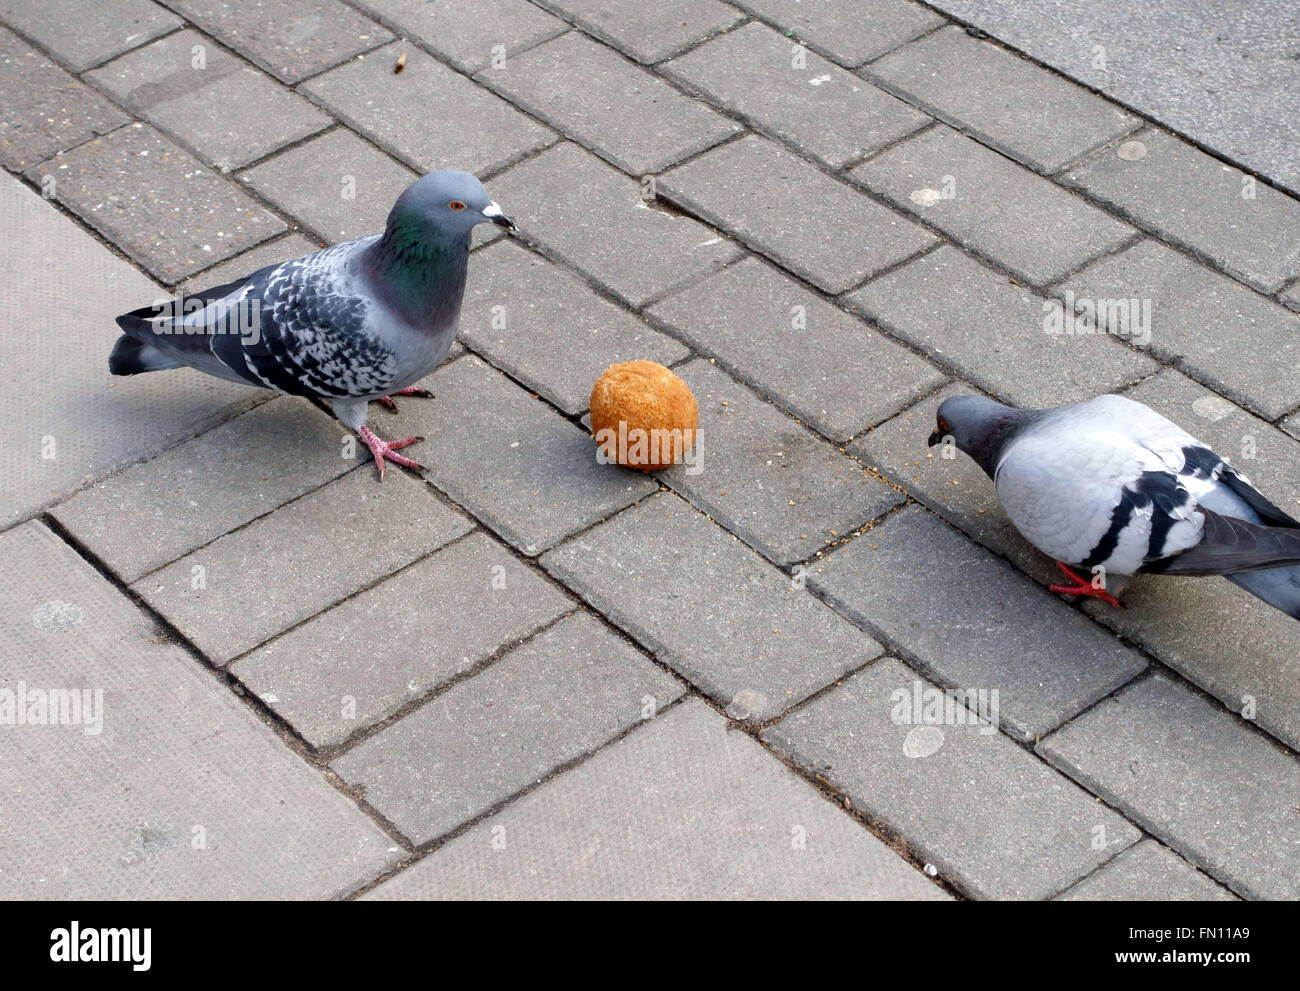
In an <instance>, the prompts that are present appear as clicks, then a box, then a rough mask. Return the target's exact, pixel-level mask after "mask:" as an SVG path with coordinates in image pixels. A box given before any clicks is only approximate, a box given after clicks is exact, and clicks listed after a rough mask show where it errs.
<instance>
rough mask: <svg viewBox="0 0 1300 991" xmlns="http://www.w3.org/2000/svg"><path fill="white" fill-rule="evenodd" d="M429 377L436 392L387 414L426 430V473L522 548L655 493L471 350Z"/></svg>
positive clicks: (395, 422) (404, 429)
mask: <svg viewBox="0 0 1300 991" xmlns="http://www.w3.org/2000/svg"><path fill="white" fill-rule="evenodd" d="M424 384H425V385H426V386H428V387H429V388H430V389H431V390H433V392H434V393H435V394H436V395H437V399H434V400H419V399H416V400H413V401H409V402H405V403H402V405H401V413H400V414H399V415H398V416H395V417H387V418H385V420H384V421H383V422H384V423H385V425H388V424H392V426H390V427H388V430H389V432H390V433H391V434H392V435H393V436H406V435H407V434H420V435H422V436H424V437H426V438H427V441H426V442H425V443H424V444H422V445H420V446H419V447H417V448H416V449H415V450H416V456H417V457H418V458H420V459H421V463H423V464H425V465H427V466H428V467H429V472H428V478H429V481H431V482H432V483H433V484H434V485H436V486H437V487H438V488H440V489H442V490H443V491H444V492H446V493H447V494H448V495H449V496H450V497H451V498H452V499H454V500H455V501H456V502H458V503H460V504H461V505H462V506H465V507H466V508H467V509H468V510H469V511H470V512H472V513H473V514H474V515H475V516H477V517H478V518H479V519H481V520H483V521H484V522H485V523H487V524H488V525H489V526H491V527H492V528H493V529H494V530H495V531H496V532H497V533H499V534H500V535H501V536H502V537H504V538H505V539H506V540H508V541H510V543H512V544H513V545H514V546H515V547H517V548H519V549H520V550H522V551H523V552H524V553H525V554H528V555H534V554H540V553H541V552H542V551H544V550H546V548H548V547H551V546H552V545H554V544H556V543H559V541H561V540H563V539H564V538H565V537H567V536H568V535H569V534H571V533H574V532H575V531H577V530H581V529H582V528H583V527H587V526H590V525H591V524H592V523H595V522H596V521H597V520H601V519H604V518H605V517H606V516H609V515H612V514H613V513H616V512H618V511H619V510H620V509H622V508H623V507H625V506H628V505H630V504H631V503H633V502H635V501H636V500H637V499H640V498H642V497H644V496H646V495H648V494H649V493H651V492H653V491H655V488H656V486H655V484H654V482H653V481H652V480H650V479H649V478H647V477H646V476H645V475H643V474H641V473H640V472H634V471H631V470H630V469H627V468H620V467H618V466H617V465H602V464H598V463H597V462H596V444H595V441H594V440H592V438H591V435H590V434H588V433H587V432H586V431H584V430H582V429H581V428H579V427H576V426H574V425H573V424H572V423H570V422H569V421H567V420H565V419H564V418H563V417H562V416H560V415H559V414H558V413H556V412H555V411H554V410H552V409H550V408H549V407H547V406H546V404H545V403H543V402H542V401H541V400H539V399H532V398H530V397H529V395H528V393H527V392H524V391H523V390H522V389H520V388H519V387H518V386H516V385H514V384H513V383H512V382H510V380H509V379H507V378H506V377H505V376H504V375H502V374H501V373H500V372H498V371H496V370H495V369H494V368H492V367H491V366H489V365H486V364H484V363H483V362H482V361H480V360H479V359H478V358H476V357H473V356H472V355H467V356H466V357H464V358H461V359H459V360H458V361H453V362H452V363H451V364H450V365H446V366H444V367H443V368H442V369H441V370H440V371H439V372H438V373H437V374H436V375H434V376H433V377H432V378H430V379H426V380H425V382H424ZM424 452H427V454H426V453H424Z"/></svg>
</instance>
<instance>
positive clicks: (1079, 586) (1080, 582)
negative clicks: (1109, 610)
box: [1047, 561, 1124, 609]
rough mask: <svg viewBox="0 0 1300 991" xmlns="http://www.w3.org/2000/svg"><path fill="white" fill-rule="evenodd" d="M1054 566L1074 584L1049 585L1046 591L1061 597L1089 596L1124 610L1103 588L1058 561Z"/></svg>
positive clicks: (1117, 600)
mask: <svg viewBox="0 0 1300 991" xmlns="http://www.w3.org/2000/svg"><path fill="white" fill-rule="evenodd" d="M1056 566H1057V567H1058V568H1060V569H1061V571H1062V572H1064V573H1065V576H1066V577H1067V578H1069V579H1070V580H1071V581H1073V582H1074V584H1073V585H1049V586H1048V587H1047V590H1048V591H1049V592H1059V593H1060V594H1061V595H1084V596H1089V597H1091V598H1094V599H1101V601H1102V602H1108V603H1110V604H1111V605H1112V606H1114V607H1115V608H1116V609H1123V608H1124V607H1123V606H1122V605H1120V603H1119V599H1117V598H1115V596H1113V595H1111V594H1110V593H1109V592H1107V591H1106V589H1105V587H1104V586H1103V587H1102V588H1097V587H1096V586H1094V585H1093V584H1092V582H1090V581H1089V580H1088V579H1086V578H1084V577H1082V576H1080V575H1077V574H1075V572H1074V571H1073V569H1071V568H1070V566H1069V565H1066V564H1062V563H1061V562H1060V561H1057V562H1056Z"/></svg>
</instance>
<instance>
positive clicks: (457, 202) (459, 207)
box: [447, 200, 465, 210]
mask: <svg viewBox="0 0 1300 991" xmlns="http://www.w3.org/2000/svg"><path fill="white" fill-rule="evenodd" d="M447 205H448V206H449V207H451V208H452V209H453V210H464V209H465V204H464V203H462V202H461V201H460V200H452V201H451V202H450V203H448V204H447Z"/></svg>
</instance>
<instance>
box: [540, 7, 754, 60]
mask: <svg viewBox="0 0 1300 991" xmlns="http://www.w3.org/2000/svg"><path fill="white" fill-rule="evenodd" d="M539 2H540V3H541V4H542V6H544V7H546V8H548V9H550V10H553V11H555V12H556V13H557V14H559V15H561V16H562V17H565V18H567V19H568V20H571V21H572V22H573V23H574V24H576V25H578V27H580V28H582V29H583V30H584V31H586V32H587V33H588V34H590V35H594V36H595V37H597V38H599V39H600V40H601V41H603V42H605V43H606V44H610V45H613V46H614V47H615V48H617V49H619V50H620V51H621V52H623V54H624V55H630V56H631V57H632V58H634V59H636V60H637V61H638V62H658V61H659V60H660V59H663V58H667V57H668V56H669V55H674V54H676V53H677V52H679V51H681V50H682V49H683V48H686V47H687V46H688V45H691V44H693V43H695V42H697V41H699V40H700V39H701V38H706V37H708V36H709V35H711V34H714V33H715V32H717V31H723V30H726V29H727V28H729V27H731V26H732V25H733V24H736V23H737V22H739V21H740V20H741V18H742V15H741V14H740V13H739V12H738V11H737V10H736V9H735V8H733V7H729V6H727V5H726V4H724V3H719V2H718V0H661V2H659V3H654V4H647V3H639V2H638V0H539Z"/></svg>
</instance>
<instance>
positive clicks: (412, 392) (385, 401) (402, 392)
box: [375, 385, 433, 413]
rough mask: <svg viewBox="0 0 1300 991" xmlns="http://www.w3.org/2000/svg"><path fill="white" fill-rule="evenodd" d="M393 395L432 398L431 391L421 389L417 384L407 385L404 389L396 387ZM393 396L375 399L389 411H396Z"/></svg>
mask: <svg viewBox="0 0 1300 991" xmlns="http://www.w3.org/2000/svg"><path fill="white" fill-rule="evenodd" d="M393 396H414V397H415V398H416V399H432V398H433V393H432V392H430V391H429V390H428V389H421V388H420V387H419V386H418V385H408V386H407V387H406V388H405V389H398V390H397V391H396V392H394V393H393ZM393 396H380V397H379V398H378V399H376V400H375V402H377V403H378V404H379V405H380V406H382V407H384V409H386V410H388V412H390V413H396V412H397V403H395V402H393Z"/></svg>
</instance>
